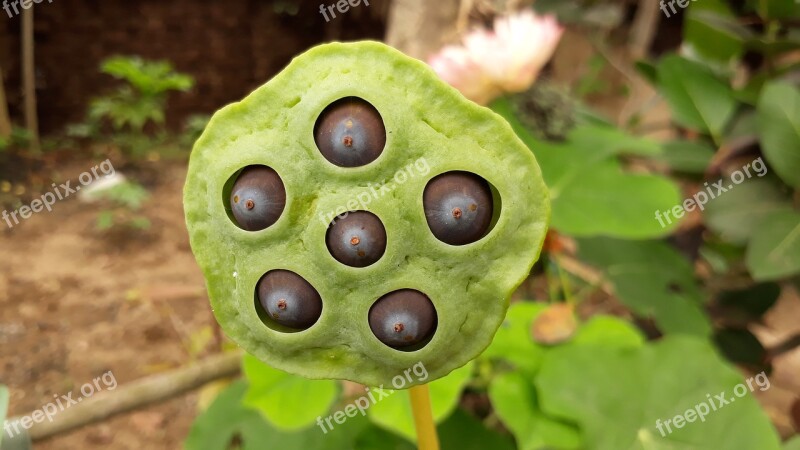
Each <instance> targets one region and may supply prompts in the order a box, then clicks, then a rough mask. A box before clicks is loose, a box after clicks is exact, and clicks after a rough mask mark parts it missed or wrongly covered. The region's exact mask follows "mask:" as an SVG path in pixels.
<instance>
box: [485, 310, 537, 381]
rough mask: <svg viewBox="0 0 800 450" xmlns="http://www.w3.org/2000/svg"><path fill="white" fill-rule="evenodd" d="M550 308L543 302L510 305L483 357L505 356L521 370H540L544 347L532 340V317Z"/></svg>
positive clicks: (531, 372)
mask: <svg viewBox="0 0 800 450" xmlns="http://www.w3.org/2000/svg"><path fill="white" fill-rule="evenodd" d="M545 309H547V305H546V304H544V303H533V302H518V303H514V304H512V305H511V307H509V308H508V312H507V313H506V318H505V319H504V320H503V324H502V325H500V328H499V329H498V330H497V334H495V335H494V339H493V340H492V343H491V344H490V345H489V347H488V348H487V349H486V350H485V351H484V352H483V353H482V354H481V358H489V359H504V360H506V361H508V362H510V363H512V364H513V365H514V366H515V367H517V368H519V369H520V370H522V371H524V372H526V373H529V374H534V373H536V372H537V371H538V370H539V365H540V364H541V359H542V356H543V355H544V348H543V347H542V346H540V345H539V344H537V343H536V342H534V341H533V339H531V324H532V323H533V320H534V319H535V318H536V317H537V316H538V315H539V314H541V313H542V311H544V310H545Z"/></svg>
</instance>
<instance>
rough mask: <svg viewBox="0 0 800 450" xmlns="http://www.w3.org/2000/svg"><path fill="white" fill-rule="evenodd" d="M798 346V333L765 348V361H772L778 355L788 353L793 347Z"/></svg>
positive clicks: (799, 345)
mask: <svg viewBox="0 0 800 450" xmlns="http://www.w3.org/2000/svg"><path fill="white" fill-rule="evenodd" d="M798 347H800V333H798V334H795V335H794V336H790V337H789V338H787V339H785V340H783V341H782V342H780V343H778V344H776V345H775V346H773V347H771V348H769V349H768V350H767V358H766V359H767V361H772V360H773V359H775V358H777V357H778V356H780V355H783V354H785V353H789V352H791V351H793V350H794V349H796V348H798Z"/></svg>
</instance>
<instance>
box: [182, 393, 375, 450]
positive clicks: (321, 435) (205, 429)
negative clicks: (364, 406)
mask: <svg viewBox="0 0 800 450" xmlns="http://www.w3.org/2000/svg"><path fill="white" fill-rule="evenodd" d="M246 390H247V383H246V382H244V381H241V380H240V381H236V382H234V383H232V384H231V385H230V386H229V387H228V388H226V389H225V390H224V391H222V392H221V393H220V394H219V396H217V398H216V399H215V400H214V402H213V403H212V404H211V406H209V408H208V409H207V410H206V411H205V412H203V413H202V414H201V415H200V416H198V418H197V419H196V420H195V422H194V423H193V424H192V428H191V430H190V431H189V435H188V436H187V438H186V441H185V442H184V448H185V449H186V450H229V449H231V448H241V449H242V450H309V449H314V450H352V449H353V448H354V446H355V441H356V439H357V437H358V436H359V435H360V434H361V433H362V432H365V430H367V429H369V428H370V425H369V422H368V421H367V420H366V419H365V418H363V417H361V416H356V417H353V418H351V419H349V420H348V421H347V422H346V424H344V425H338V426H336V427H335V428H334V429H333V430H327V431H326V432H323V431H322V429H321V428H319V427H316V426H315V427H309V428H306V429H304V430H301V431H296V432H287V431H281V430H278V429H277V428H275V427H273V426H272V425H271V424H270V423H269V422H267V421H265V420H264V419H263V417H262V416H261V415H259V414H258V412H256V411H253V410H251V409H247V408H245V407H244V406H243V405H242V398H243V397H244V395H245V392H246ZM234 442H239V443H240V445H239V446H236V447H234V446H233V445H232V444H233V443H234ZM379 449H380V450H382V448H381V447H359V450H379Z"/></svg>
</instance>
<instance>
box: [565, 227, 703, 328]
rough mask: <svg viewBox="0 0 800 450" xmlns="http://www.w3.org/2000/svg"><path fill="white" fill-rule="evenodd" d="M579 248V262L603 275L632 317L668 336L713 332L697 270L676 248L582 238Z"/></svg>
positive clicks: (658, 243)
mask: <svg viewBox="0 0 800 450" xmlns="http://www.w3.org/2000/svg"><path fill="white" fill-rule="evenodd" d="M578 244H579V253H580V256H581V258H582V259H583V260H585V261H587V262H589V263H590V264H592V265H594V266H597V267H599V268H601V269H602V270H603V271H604V272H605V274H606V277H607V278H608V279H609V281H611V282H612V283H613V284H614V289H615V291H616V294H617V295H618V296H619V299H620V300H621V301H622V302H623V303H624V304H625V306H627V307H629V308H630V309H631V310H632V311H633V312H634V313H636V314H638V315H640V316H644V317H652V318H653V319H655V321H656V323H657V324H658V326H659V328H661V330H663V331H665V332H668V333H684V334H693V335H698V336H708V335H709V334H710V333H711V325H710V324H709V322H708V318H707V317H706V316H705V314H704V313H703V310H702V308H701V305H702V303H703V298H704V297H703V294H702V292H700V290H699V288H698V287H697V285H696V283H695V280H694V270H693V268H692V266H691V265H690V264H689V262H688V261H686V259H685V258H683V257H682V256H681V255H680V254H678V252H676V251H675V250H674V249H673V248H671V247H670V246H668V245H667V244H664V243H663V242H657V241H626V240H619V239H609V238H593V239H581V240H579V243H578Z"/></svg>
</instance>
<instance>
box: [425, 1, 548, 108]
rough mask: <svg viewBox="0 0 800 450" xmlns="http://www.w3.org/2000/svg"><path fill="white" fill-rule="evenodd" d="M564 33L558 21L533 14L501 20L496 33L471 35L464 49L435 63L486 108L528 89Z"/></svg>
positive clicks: (450, 50)
mask: <svg viewBox="0 0 800 450" xmlns="http://www.w3.org/2000/svg"><path fill="white" fill-rule="evenodd" d="M563 32H564V28H562V27H561V25H559V24H558V22H557V21H556V19H555V18H554V17H552V16H537V15H536V14H535V13H534V12H533V11H530V10H527V11H524V12H521V13H518V14H514V15H511V16H507V17H498V18H497V19H496V20H495V22H494V30H493V31H489V30H485V29H477V30H474V31H472V32H470V33H469V34H467V35H466V36H465V37H464V40H463V41H464V45H463V46H454V45H451V46H447V47H445V48H443V49H442V50H441V51H440V52H439V53H437V54H436V55H434V56H433V57H431V58H430V60H429V64H430V65H431V67H432V68H433V70H435V71H436V73H438V74H439V76H440V77H441V78H442V79H443V80H444V81H446V82H447V83H449V84H450V85H451V86H453V87H455V88H456V89H458V90H459V91H461V93H462V94H464V96H465V97H467V98H469V99H470V100H472V101H474V102H476V103H479V104H482V105H485V104H487V103H489V102H490V101H491V100H493V99H494V98H496V97H498V96H499V95H501V94H502V93H504V92H521V91H525V90H527V89H528V88H529V87H530V86H531V85H532V84H533V82H534V81H535V80H536V77H537V76H538V75H539V71H540V70H541V69H542V67H544V65H545V64H546V63H547V61H548V60H549V59H550V58H551V57H552V56H553V52H554V51H555V49H556V46H557V45H558V41H559V40H560V39H561V34H562V33H563Z"/></svg>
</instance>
